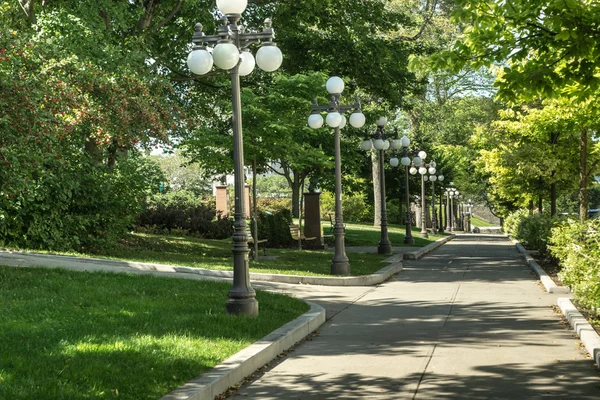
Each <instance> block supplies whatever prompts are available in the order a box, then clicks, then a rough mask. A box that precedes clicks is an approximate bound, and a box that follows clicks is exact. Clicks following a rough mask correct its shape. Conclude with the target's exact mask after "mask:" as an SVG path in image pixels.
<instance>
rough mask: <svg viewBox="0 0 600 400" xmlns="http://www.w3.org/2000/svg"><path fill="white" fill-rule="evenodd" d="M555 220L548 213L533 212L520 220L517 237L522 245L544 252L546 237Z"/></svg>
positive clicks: (548, 236) (547, 237)
mask: <svg viewBox="0 0 600 400" xmlns="http://www.w3.org/2000/svg"><path fill="white" fill-rule="evenodd" d="M555 222H556V220H554V219H552V218H551V217H550V215H548V214H543V213H534V214H531V215H528V216H526V217H525V218H523V219H522V220H521V224H520V226H519V229H518V232H517V237H518V240H519V241H521V242H523V245H524V246H526V247H527V248H530V249H536V250H539V251H540V252H541V253H545V252H546V250H547V243H548V239H549V238H550V234H551V230H552V227H553V225H554V224H555Z"/></svg>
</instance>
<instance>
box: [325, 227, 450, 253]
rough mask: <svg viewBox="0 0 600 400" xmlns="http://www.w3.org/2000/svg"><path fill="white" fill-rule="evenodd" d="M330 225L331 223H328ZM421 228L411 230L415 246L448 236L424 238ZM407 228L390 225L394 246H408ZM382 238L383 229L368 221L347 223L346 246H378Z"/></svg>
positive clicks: (389, 229) (425, 244)
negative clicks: (405, 236)
mask: <svg viewBox="0 0 600 400" xmlns="http://www.w3.org/2000/svg"><path fill="white" fill-rule="evenodd" d="M327 226H328V227H329V224H327ZM420 231H421V230H420V229H419V228H413V229H412V230H411V233H412V236H413V240H414V242H415V243H414V244H413V245H412V246H414V247H424V246H427V245H428V244H429V243H431V242H435V241H436V240H438V239H441V238H443V237H444V236H447V235H446V234H438V235H432V234H430V235H429V237H428V238H422V237H420V236H419V232H420ZM405 232H406V228H405V226H404V225H398V224H389V225H388V238H389V240H390V243H392V246H408V245H405V244H404V243H403V242H404V234H405ZM380 239H381V229H380V228H379V227H376V226H373V224H368V223H360V224H357V223H352V224H346V246H377V244H378V243H379V240H380Z"/></svg>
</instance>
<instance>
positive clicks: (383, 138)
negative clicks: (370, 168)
mask: <svg viewBox="0 0 600 400" xmlns="http://www.w3.org/2000/svg"><path fill="white" fill-rule="evenodd" d="M376 124H377V131H376V132H375V134H374V135H371V138H370V139H365V140H364V141H363V143H362V144H361V148H362V149H363V150H367V151H369V150H371V149H372V148H373V147H374V148H375V150H377V151H378V152H379V196H380V201H381V218H380V219H381V222H380V228H381V239H380V240H379V245H378V246H377V252H378V253H379V254H391V253H392V244H391V243H390V240H389V237H388V222H387V204H386V201H385V168H384V157H385V151H386V150H387V149H389V148H390V142H389V141H388V140H387V138H390V137H393V138H394V139H395V140H394V141H393V142H392V145H393V148H395V149H396V148H399V147H400V146H401V141H400V140H397V137H398V134H397V133H394V134H387V133H386V132H385V130H384V128H385V125H386V124H387V118H385V117H380V118H379V119H377V122H376Z"/></svg>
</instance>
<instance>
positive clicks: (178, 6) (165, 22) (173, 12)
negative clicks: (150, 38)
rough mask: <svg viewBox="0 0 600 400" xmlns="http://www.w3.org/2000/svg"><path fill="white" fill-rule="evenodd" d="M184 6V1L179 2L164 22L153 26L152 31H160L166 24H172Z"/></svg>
mask: <svg viewBox="0 0 600 400" xmlns="http://www.w3.org/2000/svg"><path fill="white" fill-rule="evenodd" d="M182 4H183V0H179V1H178V2H177V4H176V5H175V7H173V9H172V10H171V12H170V13H169V14H168V15H167V16H166V17H165V18H163V19H162V21H160V22H159V23H158V24H156V25H153V26H151V27H150V29H152V30H153V31H158V30H159V29H160V28H162V27H163V26H165V24H167V23H168V22H170V21H171V20H172V19H173V18H174V17H175V15H177V13H178V12H179V11H180V10H181V5H182Z"/></svg>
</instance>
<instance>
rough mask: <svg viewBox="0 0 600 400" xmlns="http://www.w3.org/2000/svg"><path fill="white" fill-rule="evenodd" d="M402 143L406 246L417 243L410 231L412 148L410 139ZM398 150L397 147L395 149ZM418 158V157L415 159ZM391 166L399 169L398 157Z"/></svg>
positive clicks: (391, 160) (401, 140)
mask: <svg viewBox="0 0 600 400" xmlns="http://www.w3.org/2000/svg"><path fill="white" fill-rule="evenodd" d="M396 141H397V139H396V140H394V141H393V142H392V147H394V146H395V143H396ZM399 141H400V145H401V147H402V159H401V160H400V162H401V163H402V166H404V196H405V200H406V232H405V234H404V244H414V243H415V241H414V239H413V237H412V231H411V229H410V226H411V214H410V195H409V192H408V174H409V171H408V168H409V167H410V164H411V161H410V158H409V157H408V146H410V139H409V138H407V137H406V136H402V138H401V139H400V140H399ZM394 148H396V147H394ZM415 158H417V157H415ZM419 163H420V161H419ZM390 164H391V165H392V167H397V166H398V158H397V157H392V159H390Z"/></svg>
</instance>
